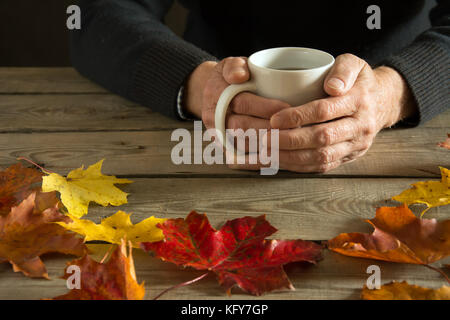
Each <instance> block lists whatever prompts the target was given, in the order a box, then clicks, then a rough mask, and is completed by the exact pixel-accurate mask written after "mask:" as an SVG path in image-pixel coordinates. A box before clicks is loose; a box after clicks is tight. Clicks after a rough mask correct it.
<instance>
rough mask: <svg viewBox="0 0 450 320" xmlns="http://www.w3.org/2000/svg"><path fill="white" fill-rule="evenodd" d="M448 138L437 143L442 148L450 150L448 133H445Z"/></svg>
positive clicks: (449, 135)
mask: <svg viewBox="0 0 450 320" xmlns="http://www.w3.org/2000/svg"><path fill="white" fill-rule="evenodd" d="M447 136H448V138H447V140H445V141H444V142H441V143H439V144H438V145H439V146H440V147H442V148H445V149H449V150H450V133H449V134H447Z"/></svg>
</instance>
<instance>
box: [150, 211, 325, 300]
mask: <svg viewBox="0 0 450 320" xmlns="http://www.w3.org/2000/svg"><path fill="white" fill-rule="evenodd" d="M159 227H160V228H161V229H162V230H163V233H164V236H165V239H164V240H163V241H160V242H153V243H149V242H146V243H141V246H142V248H143V249H144V250H146V251H149V250H152V251H153V252H154V253H155V254H156V256H158V257H159V258H161V259H162V260H165V261H169V262H172V263H174V264H177V265H182V266H189V267H193V268H195V269H197V270H211V271H213V272H215V273H216V274H217V276H218V280H219V283H220V284H221V285H222V286H223V287H224V288H225V289H226V290H227V293H228V294H230V293H231V289H232V288H233V287H234V286H238V287H240V288H241V289H242V290H244V291H246V292H249V293H251V294H254V295H261V294H263V293H265V292H268V291H272V290H276V289H283V288H287V289H293V286H292V284H291V282H290V281H289V278H288V277H287V275H286V273H285V272H284V269H283V265H285V264H287V263H290V262H295V261H307V262H310V263H316V262H317V261H318V260H320V259H321V251H322V247H321V246H320V245H318V244H316V243H314V242H310V241H304V240H266V239H265V238H266V237H268V236H270V235H272V234H273V233H275V232H276V231H277V229H275V228H274V227H273V226H271V225H270V223H269V222H268V221H267V220H266V218H265V216H260V217H257V218H253V217H244V218H240V219H235V220H231V221H228V222H227V223H226V224H225V225H224V226H223V227H222V228H221V229H220V230H216V229H214V228H213V227H211V225H210V223H209V221H208V218H207V217H206V215H205V214H203V215H201V214H198V213H197V212H195V211H192V212H191V213H190V214H189V215H188V216H187V218H186V219H169V220H167V221H165V222H164V223H163V224H160V225H159Z"/></svg>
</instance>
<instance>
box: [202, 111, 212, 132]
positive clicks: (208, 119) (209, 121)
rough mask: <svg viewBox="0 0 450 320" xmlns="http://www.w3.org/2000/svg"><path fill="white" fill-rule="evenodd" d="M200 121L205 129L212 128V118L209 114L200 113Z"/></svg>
mask: <svg viewBox="0 0 450 320" xmlns="http://www.w3.org/2000/svg"><path fill="white" fill-rule="evenodd" d="M202 120H203V123H204V124H205V127H206V128H208V129H209V128H214V117H213V114H212V113H211V112H202Z"/></svg>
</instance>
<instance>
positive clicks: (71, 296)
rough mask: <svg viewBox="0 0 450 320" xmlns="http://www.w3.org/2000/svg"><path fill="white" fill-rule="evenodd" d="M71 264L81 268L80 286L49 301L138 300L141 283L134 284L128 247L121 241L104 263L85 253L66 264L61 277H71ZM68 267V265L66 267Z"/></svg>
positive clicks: (142, 285) (142, 287) (133, 269)
mask: <svg viewBox="0 0 450 320" xmlns="http://www.w3.org/2000/svg"><path fill="white" fill-rule="evenodd" d="M72 266H78V267H79V270H80V271H81V276H80V288H79V289H72V290H71V291H69V292H68V293H66V294H64V295H61V296H58V297H55V298H53V300H142V299H143V298H144V295H145V288H144V283H141V284H138V282H137V280H136V271H135V268H134V261H133V255H132V246H131V245H130V246H129V250H128V254H127V246H126V244H125V241H122V242H121V244H120V245H117V246H116V249H115V250H114V252H113V253H112V255H111V257H110V258H109V260H108V261H107V262H97V261H95V260H93V259H92V258H90V257H89V256H88V255H85V256H84V257H83V258H81V259H78V260H74V261H71V262H69V263H67V267H66V270H65V275H64V277H63V278H64V279H68V278H69V277H71V276H73V274H74V272H73V271H72V270H73V267H72ZM68 268H71V269H70V270H68Z"/></svg>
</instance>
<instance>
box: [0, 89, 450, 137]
mask: <svg viewBox="0 0 450 320" xmlns="http://www.w3.org/2000/svg"><path fill="white" fill-rule="evenodd" d="M0 112H1V114H2V116H1V117H0V131H1V132H67V131H121V130H144V131H145V130H156V129H160V130H168V129H172V130H173V129H176V128H180V127H182V128H192V123H190V122H183V121H176V120H173V119H170V118H167V117H165V116H162V115H160V114H158V113H155V112H152V111H151V110H150V109H149V108H146V107H142V106H138V105H137V104H135V103H133V102H130V101H128V100H126V99H123V98H120V97H118V96H116V95H105V94H88V95H85V94H65V95H49V94H43V95H3V96H2V98H1V99H0ZM423 127H426V128H444V129H445V130H444V131H447V132H450V111H447V112H445V113H443V114H442V115H440V116H438V117H436V118H434V119H433V120H431V121H429V122H427V123H425V124H424V126H423ZM444 138H445V135H444V136H443V137H442V139H444Z"/></svg>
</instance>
